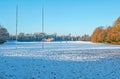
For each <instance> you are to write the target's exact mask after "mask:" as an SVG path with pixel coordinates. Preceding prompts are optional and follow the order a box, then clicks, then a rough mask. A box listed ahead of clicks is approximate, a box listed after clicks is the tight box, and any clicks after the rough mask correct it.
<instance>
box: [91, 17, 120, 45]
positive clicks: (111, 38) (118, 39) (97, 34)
mask: <svg viewBox="0 0 120 79" xmlns="http://www.w3.org/2000/svg"><path fill="white" fill-rule="evenodd" d="M91 41H92V42H95V43H111V44H120V17H119V18H118V19H117V20H116V21H115V22H114V24H113V25H112V26H108V27H107V28H104V27H103V26H100V27H97V28H96V29H95V30H94V32H93V34H92V35H91Z"/></svg>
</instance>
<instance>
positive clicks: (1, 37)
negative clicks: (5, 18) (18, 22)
mask: <svg viewBox="0 0 120 79" xmlns="http://www.w3.org/2000/svg"><path fill="white" fill-rule="evenodd" d="M8 39H9V33H8V31H7V29H6V28H4V27H2V26H1V25H0V44H2V43H4V42H6V41H7V40H8Z"/></svg>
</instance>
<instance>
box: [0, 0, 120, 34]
mask: <svg viewBox="0 0 120 79" xmlns="http://www.w3.org/2000/svg"><path fill="white" fill-rule="evenodd" d="M43 1H44V5H45V32H46V33H48V34H53V33H57V34H58V35H68V34H69V33H71V34H72V35H84V34H89V35H91V34H92V32H93V30H94V29H95V28H96V27H98V26H105V27H106V26H108V25H112V24H113V22H114V21H115V20H116V19H117V18H118V17H119V16H120V0H0V24H1V25H2V26H4V27H6V28H7V29H8V31H9V33H11V34H15V16H16V15H15V14H16V13H15V12H16V4H18V5H19V17H18V20H19V23H18V32H25V33H34V32H41V26H42V22H41V15H42V14H41V8H42V3H43Z"/></svg>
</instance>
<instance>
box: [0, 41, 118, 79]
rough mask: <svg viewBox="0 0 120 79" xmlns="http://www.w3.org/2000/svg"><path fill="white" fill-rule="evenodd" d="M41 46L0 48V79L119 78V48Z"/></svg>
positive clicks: (11, 44)
mask: <svg viewBox="0 0 120 79" xmlns="http://www.w3.org/2000/svg"><path fill="white" fill-rule="evenodd" d="M42 44H43V43H39V42H29V43H27V42H23V43H21V42H18V43H17V44H16V43H15V42H7V43H5V44H3V45H0V79H120V76H119V74H120V58H119V57H120V45H109V44H93V43H91V42H81V41H77V42H52V43H44V49H42ZM16 46H17V48H16Z"/></svg>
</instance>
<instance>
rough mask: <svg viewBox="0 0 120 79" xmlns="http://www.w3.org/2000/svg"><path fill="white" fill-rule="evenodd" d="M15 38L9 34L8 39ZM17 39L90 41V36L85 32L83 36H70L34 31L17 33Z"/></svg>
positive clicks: (22, 40)
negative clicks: (31, 32) (32, 32)
mask: <svg viewBox="0 0 120 79" xmlns="http://www.w3.org/2000/svg"><path fill="white" fill-rule="evenodd" d="M14 40H16V35H10V37H9V41H14ZM17 41H20V42H32V41H90V36H89V35H87V34H85V35H83V36H72V35H71V34H68V35H57V34H56V33H54V34H51V35H49V34H47V33H34V34H25V33H19V34H18V36H17Z"/></svg>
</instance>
